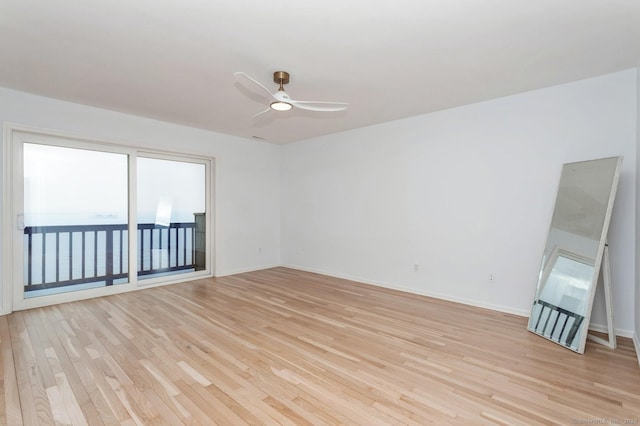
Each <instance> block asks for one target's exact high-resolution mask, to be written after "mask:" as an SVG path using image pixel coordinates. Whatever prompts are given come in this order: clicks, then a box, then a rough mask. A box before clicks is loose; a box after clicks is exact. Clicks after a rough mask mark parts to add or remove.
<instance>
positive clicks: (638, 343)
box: [633, 332, 640, 364]
mask: <svg viewBox="0 0 640 426" xmlns="http://www.w3.org/2000/svg"><path fill="white" fill-rule="evenodd" d="M633 346H635V347H636V356H637V357H638V364H640V337H638V333H637V332H635V333H633Z"/></svg>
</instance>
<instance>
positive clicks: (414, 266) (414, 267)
mask: <svg viewBox="0 0 640 426" xmlns="http://www.w3.org/2000/svg"><path fill="white" fill-rule="evenodd" d="M419 270H420V265H418V264H417V263H414V264H413V272H418V271H419Z"/></svg>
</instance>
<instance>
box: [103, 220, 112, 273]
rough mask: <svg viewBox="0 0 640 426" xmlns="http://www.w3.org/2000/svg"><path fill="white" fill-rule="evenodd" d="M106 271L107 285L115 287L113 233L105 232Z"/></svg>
mask: <svg viewBox="0 0 640 426" xmlns="http://www.w3.org/2000/svg"><path fill="white" fill-rule="evenodd" d="M105 238H106V240H107V241H106V242H105V245H106V248H105V251H106V253H105V271H104V274H105V275H106V276H107V280H106V281H107V282H106V285H113V231H105Z"/></svg>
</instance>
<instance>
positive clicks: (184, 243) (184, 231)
mask: <svg viewBox="0 0 640 426" xmlns="http://www.w3.org/2000/svg"><path fill="white" fill-rule="evenodd" d="M182 265H183V266H186V265H187V228H182Z"/></svg>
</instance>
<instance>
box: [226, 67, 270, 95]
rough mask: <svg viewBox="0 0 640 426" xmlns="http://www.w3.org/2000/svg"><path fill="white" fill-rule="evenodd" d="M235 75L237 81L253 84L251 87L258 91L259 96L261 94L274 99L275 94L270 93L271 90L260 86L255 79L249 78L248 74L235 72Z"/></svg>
mask: <svg viewBox="0 0 640 426" xmlns="http://www.w3.org/2000/svg"><path fill="white" fill-rule="evenodd" d="M233 75H234V76H235V77H236V79H237V80H238V81H244V82H251V83H253V84H252V85H251V86H252V88H253V89H255V90H257V91H258V94H260V95H262V96H266V97H268V98H271V99H274V97H273V93H271V92H270V91H269V89H267V88H266V87H264V86H263V85H262V84H260V83H259V82H257V81H256V80H254V79H253V78H251V77H249V76H248V75H247V74H245V73H243V72H242V71H238V72H234V73H233Z"/></svg>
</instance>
